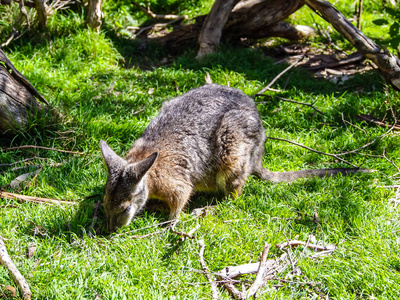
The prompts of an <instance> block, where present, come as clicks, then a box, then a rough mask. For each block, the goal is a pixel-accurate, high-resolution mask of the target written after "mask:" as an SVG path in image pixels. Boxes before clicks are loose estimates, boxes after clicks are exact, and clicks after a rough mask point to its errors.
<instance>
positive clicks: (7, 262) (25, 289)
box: [0, 238, 32, 300]
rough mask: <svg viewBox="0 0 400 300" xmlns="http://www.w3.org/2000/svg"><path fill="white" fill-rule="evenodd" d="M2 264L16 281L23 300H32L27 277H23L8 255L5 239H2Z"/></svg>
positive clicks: (0, 255)
mask: <svg viewBox="0 0 400 300" xmlns="http://www.w3.org/2000/svg"><path fill="white" fill-rule="evenodd" d="M0 264H1V265H2V266H3V267H4V268H6V269H7V270H8V272H9V273H10V276H11V277H12V279H13V280H14V282H15V284H16V285H17V286H18V288H19V290H20V292H21V295H22V299H24V300H30V299H31V297H32V293H31V290H30V288H29V285H28V282H27V281H26V279H25V277H24V276H22V274H21V272H20V271H19V270H18V269H17V267H16V266H15V264H14V263H13V261H12V260H11V257H10V256H9V255H8V252H7V248H6V245H5V244H4V242H3V239H1V238H0Z"/></svg>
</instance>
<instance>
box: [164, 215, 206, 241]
mask: <svg viewBox="0 0 400 300" xmlns="http://www.w3.org/2000/svg"><path fill="white" fill-rule="evenodd" d="M178 223H179V219H175V220H174V221H173V222H172V223H171V226H170V230H171V232H172V233H174V234H176V235H179V236H181V238H180V240H181V241H184V240H185V239H187V238H188V239H193V238H194V235H193V234H194V233H195V232H196V231H197V229H199V228H200V224H198V223H197V225H196V227H194V228H192V229H191V230H190V231H189V232H188V233H186V232H183V231H177V230H175V226H176V225H177V224H178Z"/></svg>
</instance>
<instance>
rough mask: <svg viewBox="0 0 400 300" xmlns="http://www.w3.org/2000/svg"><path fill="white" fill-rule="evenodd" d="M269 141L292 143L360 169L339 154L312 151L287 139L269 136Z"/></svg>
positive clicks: (308, 148)
mask: <svg viewBox="0 0 400 300" xmlns="http://www.w3.org/2000/svg"><path fill="white" fill-rule="evenodd" d="M267 139H271V140H277V141H283V142H287V143H290V144H293V145H296V146H299V147H302V148H304V149H307V150H310V151H312V152H315V153H318V154H323V155H327V156H331V157H334V158H336V159H337V160H340V161H341V162H344V163H345V164H348V165H350V166H353V167H355V168H358V166H356V165H354V164H352V163H351V162H348V161H347V160H345V159H343V158H341V157H339V155H338V154H332V153H326V152H322V151H319V150H315V149H312V148H310V147H307V146H304V145H303V144H299V143H296V142H293V141H290V140H287V139H281V138H276V137H270V136H268V137H267Z"/></svg>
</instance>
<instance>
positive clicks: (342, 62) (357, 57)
mask: <svg viewBox="0 0 400 300" xmlns="http://www.w3.org/2000/svg"><path fill="white" fill-rule="evenodd" d="M363 59H364V56H363V55H362V54H361V53H355V54H354V55H351V56H349V57H348V58H345V59H341V60H339V61H337V62H332V63H326V64H321V65H318V66H313V67H306V69H307V70H309V71H318V70H321V69H327V68H336V67H342V66H345V65H349V64H352V63H356V62H359V61H361V60H363ZM339 75H342V72H340V74H339Z"/></svg>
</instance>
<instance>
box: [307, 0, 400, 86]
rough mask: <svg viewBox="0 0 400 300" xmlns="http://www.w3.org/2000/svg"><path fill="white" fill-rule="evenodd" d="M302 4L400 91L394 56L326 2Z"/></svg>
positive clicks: (310, 0) (398, 64)
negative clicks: (373, 64)
mask: <svg viewBox="0 0 400 300" xmlns="http://www.w3.org/2000/svg"><path fill="white" fill-rule="evenodd" d="M304 2H305V3H306V4H307V5H308V6H309V7H310V8H311V9H312V10H314V11H315V12H316V13H317V14H319V15H320V16H321V17H322V18H323V19H324V20H326V21H327V22H329V23H331V24H332V26H333V27H335V29H336V30H337V31H338V32H339V33H340V34H342V35H343V36H344V37H345V38H346V39H347V40H348V41H349V42H350V43H352V44H353V46H354V47H356V48H357V50H358V51H359V52H360V53H362V54H363V55H364V56H365V57H366V58H368V59H370V60H372V61H373V62H374V63H375V64H376V65H377V66H378V68H379V70H380V71H381V74H382V76H383V77H384V78H385V80H386V82H387V83H389V84H390V85H391V86H392V87H393V88H394V89H396V90H398V91H400V60H399V59H398V58H397V57H396V56H394V55H393V54H391V53H390V52H389V51H387V50H384V49H381V48H380V47H379V46H378V45H377V44H376V43H375V42H374V41H373V40H371V39H370V38H369V37H367V36H366V35H365V34H364V33H363V32H362V31H361V30H359V29H358V28H356V27H355V26H354V25H353V24H351V23H350V21H349V20H347V19H346V18H345V16H344V15H343V14H342V13H341V12H340V11H338V10H337V9H336V8H335V7H333V6H332V5H331V4H330V3H329V2H328V1H325V0H304Z"/></svg>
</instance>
